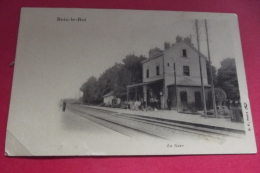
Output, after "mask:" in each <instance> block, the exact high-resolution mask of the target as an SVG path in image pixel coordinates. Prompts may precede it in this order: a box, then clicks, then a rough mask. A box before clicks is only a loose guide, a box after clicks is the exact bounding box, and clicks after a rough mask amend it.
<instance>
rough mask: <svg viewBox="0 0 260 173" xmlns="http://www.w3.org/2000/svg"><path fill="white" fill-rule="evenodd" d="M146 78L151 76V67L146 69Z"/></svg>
mask: <svg viewBox="0 0 260 173" xmlns="http://www.w3.org/2000/svg"><path fill="white" fill-rule="evenodd" d="M146 78H149V69H147V70H146Z"/></svg>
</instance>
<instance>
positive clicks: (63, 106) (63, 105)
mask: <svg viewBox="0 0 260 173" xmlns="http://www.w3.org/2000/svg"><path fill="white" fill-rule="evenodd" d="M66 105H67V102H66V100H65V101H63V104H62V111H63V112H65V110H66Z"/></svg>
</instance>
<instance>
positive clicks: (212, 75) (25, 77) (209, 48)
mask: <svg viewBox="0 0 260 173" xmlns="http://www.w3.org/2000/svg"><path fill="white" fill-rule="evenodd" d="M256 152H257V151H256V143H255V137H254V128H253V122H252V115H251V111H250V103H249V99H248V91H247V82H246V76H245V69H244V63H243V56H242V50H241V42H240V35H239V28H238V19H237V16H236V15H235V14H218V13H197V12H172V11H142V10H108V9H107V10H104V9H103V10H101V9H65V8H57V9H55V8H22V9H21V18H20V26H19V36H18V43H17V52H16V59H15V69H14V78H13V86H12V95H11V102H10V110H9V117H8V127H7V134H6V146H5V154H6V155H7V156H61V155H63V156H80V155H82V156H83V155H85V156H90V155H91V156H99V155H104V156H106V155H187V154H233V153H234V154H240V153H256Z"/></svg>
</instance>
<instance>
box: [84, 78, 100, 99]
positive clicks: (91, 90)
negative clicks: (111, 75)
mask: <svg viewBox="0 0 260 173" xmlns="http://www.w3.org/2000/svg"><path fill="white" fill-rule="evenodd" d="M96 85H97V79H96V78H95V77H94V76H91V77H90V78H89V79H88V80H87V82H85V83H84V84H83V85H82V86H81V88H80V91H82V92H83V101H84V102H87V103H93V102H95V100H96V97H95V96H96Z"/></svg>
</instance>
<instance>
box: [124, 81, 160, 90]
mask: <svg viewBox="0 0 260 173" xmlns="http://www.w3.org/2000/svg"><path fill="white" fill-rule="evenodd" d="M162 80H163V79H159V80H154V81H150V82H142V83H137V84H133V85H128V86H127V88H128V89H129V88H135V87H139V86H144V85H149V84H152V83H156V82H160V81H162Z"/></svg>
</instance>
